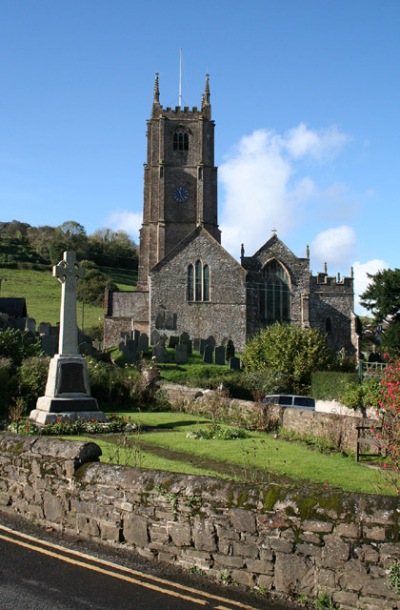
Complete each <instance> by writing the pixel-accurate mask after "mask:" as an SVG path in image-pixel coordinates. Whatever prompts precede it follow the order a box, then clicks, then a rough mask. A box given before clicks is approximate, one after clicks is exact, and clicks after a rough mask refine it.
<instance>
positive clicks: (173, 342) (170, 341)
mask: <svg viewBox="0 0 400 610" xmlns="http://www.w3.org/2000/svg"><path fill="white" fill-rule="evenodd" d="M178 344H179V337H175V336H174V335H171V336H170V337H169V339H168V347H172V348H174V347H175V345H178Z"/></svg>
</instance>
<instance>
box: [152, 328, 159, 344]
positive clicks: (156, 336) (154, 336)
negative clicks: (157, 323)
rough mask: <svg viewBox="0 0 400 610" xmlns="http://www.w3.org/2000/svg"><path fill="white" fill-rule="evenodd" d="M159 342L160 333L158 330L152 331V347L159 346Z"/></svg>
mask: <svg viewBox="0 0 400 610" xmlns="http://www.w3.org/2000/svg"><path fill="white" fill-rule="evenodd" d="M159 340H160V333H159V332H158V330H152V331H151V336H150V343H151V345H157V343H158V342H159Z"/></svg>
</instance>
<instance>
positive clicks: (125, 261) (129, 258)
mask: <svg viewBox="0 0 400 610" xmlns="http://www.w3.org/2000/svg"><path fill="white" fill-rule="evenodd" d="M88 244H89V254H88V256H89V258H90V259H91V260H93V261H94V262H96V263H97V264H98V265H103V266H106V267H122V268H123V269H133V268H135V267H136V266H137V246H136V244H135V242H134V241H133V240H132V239H131V238H130V237H129V235H128V233H126V231H113V230H112V229H98V230H97V231H95V232H94V233H93V234H92V235H90V236H89V238H88Z"/></svg>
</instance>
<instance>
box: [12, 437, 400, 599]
mask: <svg viewBox="0 0 400 610" xmlns="http://www.w3.org/2000/svg"><path fill="white" fill-rule="evenodd" d="M100 454H101V450H100V448H99V447H98V446H97V445H96V444H94V443H84V442H77V441H63V440H60V439H51V438H48V437H18V436H16V435H10V434H2V435H0V507H1V509H2V510H7V511H9V512H14V513H16V514H19V515H21V516H23V517H25V518H27V519H29V520H31V521H34V522H36V523H38V524H41V525H44V526H47V527H53V528H55V529H57V530H59V531H64V532H66V533H71V534H74V535H77V534H78V535H80V536H81V537H86V538H89V539H91V540H93V541H99V542H100V541H102V542H103V543H106V544H109V545H111V546H113V547H114V548H115V547H118V546H119V545H122V544H123V546H124V548H125V549H132V552H137V553H139V554H140V555H141V556H143V557H144V558H146V559H148V560H153V561H157V562H167V563H169V564H173V565H175V566H178V567H181V568H184V569H185V568H187V569H190V568H194V567H196V568H198V569H200V570H203V571H204V575H205V576H204V577H210V578H212V579H215V580H221V579H223V580H224V581H227V580H229V579H230V580H231V582H234V583H239V584H241V585H245V586H247V587H250V588H257V589H258V590H262V591H268V592H270V593H271V594H272V595H277V596H279V597H280V598H286V599H288V600H289V599H293V598H295V597H296V595H300V594H304V595H307V596H309V599H310V600H311V599H312V598H313V597H315V596H317V594H318V593H319V592H325V593H328V594H331V595H332V597H333V599H334V601H335V602H336V603H338V604H340V605H341V607H342V608H343V609H345V610H356V609H361V608H363V609H364V610H393V609H394V608H399V607H400V599H399V597H398V596H396V595H395V594H394V593H393V592H392V591H391V590H390V589H389V588H388V586H387V583H386V578H387V574H386V570H387V568H388V567H389V566H391V565H393V563H394V562H395V561H398V560H400V544H399V512H400V499H399V498H398V497H396V498H394V497H384V496H372V495H355V494H348V493H344V492H338V491H329V490H322V491H321V490H316V489H313V488H312V487H283V486H280V485H276V484H270V485H269V486H267V487H265V486H256V485H249V484H238V483H236V482H232V481H224V480H220V479H216V478H211V477H199V476H187V475H180V474H171V473H168V472H161V471H155V470H146V469H140V468H129V467H126V466H125V467H124V466H117V465H109V464H102V463H100V462H99V461H98V460H99V456H100Z"/></svg>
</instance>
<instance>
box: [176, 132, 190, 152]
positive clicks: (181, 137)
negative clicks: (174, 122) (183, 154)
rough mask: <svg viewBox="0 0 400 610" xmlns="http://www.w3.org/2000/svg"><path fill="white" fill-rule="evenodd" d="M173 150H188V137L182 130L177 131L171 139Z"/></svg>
mask: <svg viewBox="0 0 400 610" xmlns="http://www.w3.org/2000/svg"><path fill="white" fill-rule="evenodd" d="M173 149H174V150H189V136H188V134H187V133H186V131H184V130H183V129H177V130H176V131H175V132H174V137H173Z"/></svg>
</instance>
